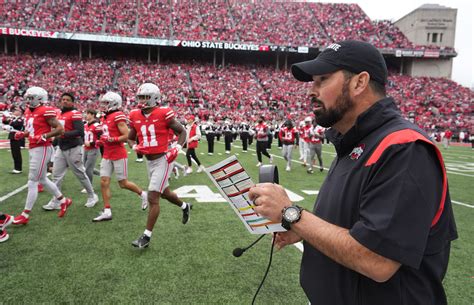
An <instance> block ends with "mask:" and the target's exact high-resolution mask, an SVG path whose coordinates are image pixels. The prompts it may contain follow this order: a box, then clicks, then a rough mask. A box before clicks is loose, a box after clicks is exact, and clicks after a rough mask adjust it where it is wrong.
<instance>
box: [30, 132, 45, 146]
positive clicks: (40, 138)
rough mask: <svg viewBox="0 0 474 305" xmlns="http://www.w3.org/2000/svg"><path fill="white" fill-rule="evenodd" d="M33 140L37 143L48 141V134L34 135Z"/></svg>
mask: <svg viewBox="0 0 474 305" xmlns="http://www.w3.org/2000/svg"><path fill="white" fill-rule="evenodd" d="M33 142H35V143H36V144H40V143H44V142H46V135H44V134H42V135H37V136H34V137H33Z"/></svg>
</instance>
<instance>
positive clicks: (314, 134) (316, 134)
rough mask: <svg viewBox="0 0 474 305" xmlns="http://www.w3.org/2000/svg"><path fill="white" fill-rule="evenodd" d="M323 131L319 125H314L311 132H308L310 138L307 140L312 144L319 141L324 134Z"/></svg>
mask: <svg viewBox="0 0 474 305" xmlns="http://www.w3.org/2000/svg"><path fill="white" fill-rule="evenodd" d="M324 131H325V129H324V128H323V127H321V126H319V125H316V127H314V128H313V129H312V130H311V132H310V138H309V141H310V143H312V144H318V143H321V140H322V138H323V136H324Z"/></svg>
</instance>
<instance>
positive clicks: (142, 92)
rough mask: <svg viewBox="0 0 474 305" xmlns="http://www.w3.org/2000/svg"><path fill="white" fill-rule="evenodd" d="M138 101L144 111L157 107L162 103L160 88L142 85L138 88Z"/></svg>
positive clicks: (148, 84) (153, 85) (152, 85)
mask: <svg viewBox="0 0 474 305" xmlns="http://www.w3.org/2000/svg"><path fill="white" fill-rule="evenodd" d="M136 101H137V103H138V104H139V105H140V106H141V108H142V109H145V108H150V107H155V106H157V105H158V104H159V102H160V101H161V92H160V88H158V86H157V85H155V84H152V83H144V84H142V85H141V86H140V87H138V91H137V97H136Z"/></svg>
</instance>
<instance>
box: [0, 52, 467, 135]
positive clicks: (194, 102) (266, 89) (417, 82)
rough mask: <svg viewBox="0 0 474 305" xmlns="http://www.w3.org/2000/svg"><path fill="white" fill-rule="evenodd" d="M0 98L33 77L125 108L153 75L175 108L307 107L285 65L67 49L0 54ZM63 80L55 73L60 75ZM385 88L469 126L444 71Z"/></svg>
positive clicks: (280, 113)
mask: <svg viewBox="0 0 474 305" xmlns="http://www.w3.org/2000/svg"><path fill="white" fill-rule="evenodd" d="M0 68H1V69H2V70H3V71H5V73H3V74H2V78H1V79H0V102H2V101H3V102H7V103H8V104H15V103H17V102H19V101H20V96H21V95H22V93H23V92H24V90H25V89H26V88H27V87H28V86H31V85H38V86H42V87H44V88H45V89H46V90H48V92H49V94H50V96H51V100H52V101H53V102H57V101H58V100H59V96H60V94H61V93H62V92H64V91H72V92H74V93H75V95H76V96H77V97H78V99H79V100H80V101H81V102H82V103H81V104H80V105H81V106H80V108H81V110H83V109H85V108H87V107H95V106H96V105H97V100H98V97H99V96H100V94H102V93H104V92H105V91H107V90H111V89H112V90H114V89H115V90H118V91H120V93H121V94H122V96H123V99H124V101H125V107H126V110H128V109H130V108H131V107H133V106H134V105H135V96H134V94H135V93H134V92H135V90H136V88H137V86H138V85H139V84H140V83H142V82H145V81H152V82H155V83H156V84H157V85H158V86H159V87H160V88H161V90H162V93H163V98H164V100H166V101H168V102H169V103H170V105H172V106H173V107H176V109H179V114H180V115H185V114H187V113H197V114H199V115H200V116H201V118H205V117H207V116H208V115H210V114H211V113H212V115H213V116H215V117H216V118H224V117H230V118H231V119H233V120H239V119H241V118H242V113H245V117H248V118H249V119H251V118H252V117H253V118H256V117H258V116H259V115H264V116H265V117H268V118H274V119H277V120H281V119H284V118H285V117H286V116H288V115H291V116H292V117H294V118H297V117H299V116H304V115H307V113H308V111H309V110H308V106H309V100H308V99H304V98H302V97H303V96H304V95H305V92H306V90H307V88H305V87H304V85H302V84H301V83H298V82H297V81H295V80H294V79H293V77H292V76H291V75H290V74H289V72H288V71H275V69H273V68H269V67H258V68H255V67H248V66H233V65H229V66H226V67H225V69H220V68H216V67H214V66H212V65H202V64H191V63H180V64H176V63H173V64H147V63H144V62H139V61H134V60H127V61H119V62H115V61H113V60H104V59H85V60H79V59H78V58H77V57H68V56H62V55H60V56H58V55H55V56H33V55H25V54H21V55H18V56H15V55H0ZM58 80H61V81H58ZM388 94H389V95H390V96H393V97H394V98H395V99H396V100H397V101H398V102H399V106H400V109H401V111H402V112H403V114H404V116H405V117H407V118H410V119H413V120H414V121H415V122H416V123H417V124H418V125H420V126H421V127H422V128H424V129H426V130H431V129H434V128H441V129H443V128H447V127H451V128H455V129H459V130H460V129H467V130H469V129H471V128H472V127H473V126H474V119H473V116H472V113H473V111H474V94H473V92H472V91H471V90H469V89H468V88H465V87H462V86H460V85H458V84H457V83H455V82H453V81H450V80H447V79H444V78H429V77H410V76H403V75H391V76H390V77H389V85H388Z"/></svg>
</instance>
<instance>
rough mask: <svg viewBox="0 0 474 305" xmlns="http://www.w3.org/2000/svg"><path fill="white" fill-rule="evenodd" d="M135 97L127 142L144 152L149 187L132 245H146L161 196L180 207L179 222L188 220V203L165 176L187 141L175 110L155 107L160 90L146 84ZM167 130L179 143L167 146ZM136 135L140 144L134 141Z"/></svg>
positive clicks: (157, 212) (158, 100) (134, 148)
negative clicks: (139, 232) (140, 229)
mask: <svg viewBox="0 0 474 305" xmlns="http://www.w3.org/2000/svg"><path fill="white" fill-rule="evenodd" d="M136 100H137V102H138V104H139V108H138V109H134V110H132V111H131V112H130V133H129V136H128V139H129V144H130V145H131V146H132V148H133V150H135V151H136V152H140V153H141V154H143V155H145V157H146V159H147V170H148V177H149V179H150V183H149V186H148V202H149V203H150V209H149V211H148V219H147V224H146V230H145V232H144V233H143V235H141V236H140V237H139V238H138V239H137V240H135V241H133V242H132V245H133V246H134V247H138V248H146V247H148V245H149V243H150V239H151V235H152V231H153V227H154V226H155V223H156V220H157V219H158V216H159V214H160V197H161V198H163V199H166V200H168V201H169V202H171V203H173V204H175V205H177V206H179V207H180V208H181V209H182V211H183V218H182V223H183V224H186V223H187V222H188V221H189V216H190V215H189V214H190V209H191V205H190V204H188V203H186V202H183V201H181V200H180V199H179V198H178V196H177V195H176V193H174V192H172V191H171V190H170V188H169V184H168V178H169V175H170V173H171V169H172V168H173V161H174V160H175V159H176V157H177V156H178V153H179V151H180V150H181V148H182V145H183V144H184V143H185V142H186V130H185V129H184V127H183V125H181V124H180V123H179V122H178V121H177V120H176V119H175V114H174V111H173V110H172V109H171V108H167V107H158V105H159V103H160V100H161V93H160V89H159V88H158V86H156V85H155V84H152V83H145V84H143V85H141V86H140V87H139V88H138V91H137V97H136ZM169 129H172V130H173V131H174V133H175V134H176V135H178V143H177V144H175V146H174V147H171V148H168V138H169ZM137 138H138V141H139V143H140V144H138V145H137V144H136V142H135V139H137Z"/></svg>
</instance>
